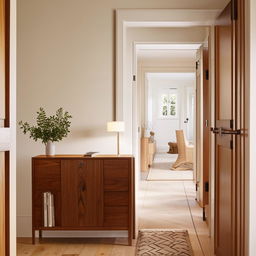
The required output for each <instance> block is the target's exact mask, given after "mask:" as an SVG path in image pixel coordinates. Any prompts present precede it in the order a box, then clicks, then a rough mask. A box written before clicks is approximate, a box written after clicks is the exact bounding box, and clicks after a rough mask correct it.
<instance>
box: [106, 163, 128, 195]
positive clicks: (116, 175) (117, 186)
mask: <svg viewBox="0 0 256 256" xmlns="http://www.w3.org/2000/svg"><path fill="white" fill-rule="evenodd" d="M128 164H129V160H104V174H103V179H104V191H128V189H129V179H128V178H129V171H130V170H129V166H128Z"/></svg>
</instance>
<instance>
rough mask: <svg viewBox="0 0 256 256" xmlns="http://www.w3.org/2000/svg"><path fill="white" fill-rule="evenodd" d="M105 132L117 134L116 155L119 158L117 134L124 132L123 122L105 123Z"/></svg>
mask: <svg viewBox="0 0 256 256" xmlns="http://www.w3.org/2000/svg"><path fill="white" fill-rule="evenodd" d="M107 131H108V132H116V133H117V155H118V156H119V155H120V149H119V148H120V145H119V132H123V131H124V122H123V121H113V122H108V123H107Z"/></svg>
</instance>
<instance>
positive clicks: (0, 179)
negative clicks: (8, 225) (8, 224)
mask: <svg viewBox="0 0 256 256" xmlns="http://www.w3.org/2000/svg"><path fill="white" fill-rule="evenodd" d="M0 255H5V154H4V152H0Z"/></svg>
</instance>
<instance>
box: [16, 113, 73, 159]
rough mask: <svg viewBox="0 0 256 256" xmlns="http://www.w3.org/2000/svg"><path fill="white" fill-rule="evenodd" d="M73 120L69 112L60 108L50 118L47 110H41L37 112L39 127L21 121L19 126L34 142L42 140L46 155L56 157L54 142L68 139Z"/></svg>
mask: <svg viewBox="0 0 256 256" xmlns="http://www.w3.org/2000/svg"><path fill="white" fill-rule="evenodd" d="M71 118H72V116H71V115H70V114H69V113H68V112H67V111H65V112H64V110H63V108H59V109H58V110H57V111H56V114H55V115H53V116H49V117H48V116H47V115H46V112H45V110H44V109H43V108H40V109H39V111H37V118H36V123H37V125H35V126H31V125H30V124H28V123H27V122H22V121H20V122H19V126H20V129H21V130H22V131H23V133H24V134H27V133H29V137H30V138H32V139H33V140H35V141H37V140H39V139H40V140H42V143H44V144H45V145H46V150H45V152H46V155H55V144H54V142H57V141H61V140H62V139H63V138H64V137H67V135H68V133H69V132H70V130H69V128H70V125H71V122H70V119H71Z"/></svg>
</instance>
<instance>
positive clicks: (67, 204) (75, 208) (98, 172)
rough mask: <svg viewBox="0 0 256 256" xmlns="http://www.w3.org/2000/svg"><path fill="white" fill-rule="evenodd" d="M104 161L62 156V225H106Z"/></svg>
mask: <svg viewBox="0 0 256 256" xmlns="http://www.w3.org/2000/svg"><path fill="white" fill-rule="evenodd" d="M102 170H103V167H102V161H101V160H97V159H88V160H77V159H75V160H61V209H62V210H61V223H62V227H94V226H95V227H96V226H97V227H98V226H102V225H103V176H102V175H103V171H102Z"/></svg>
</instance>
